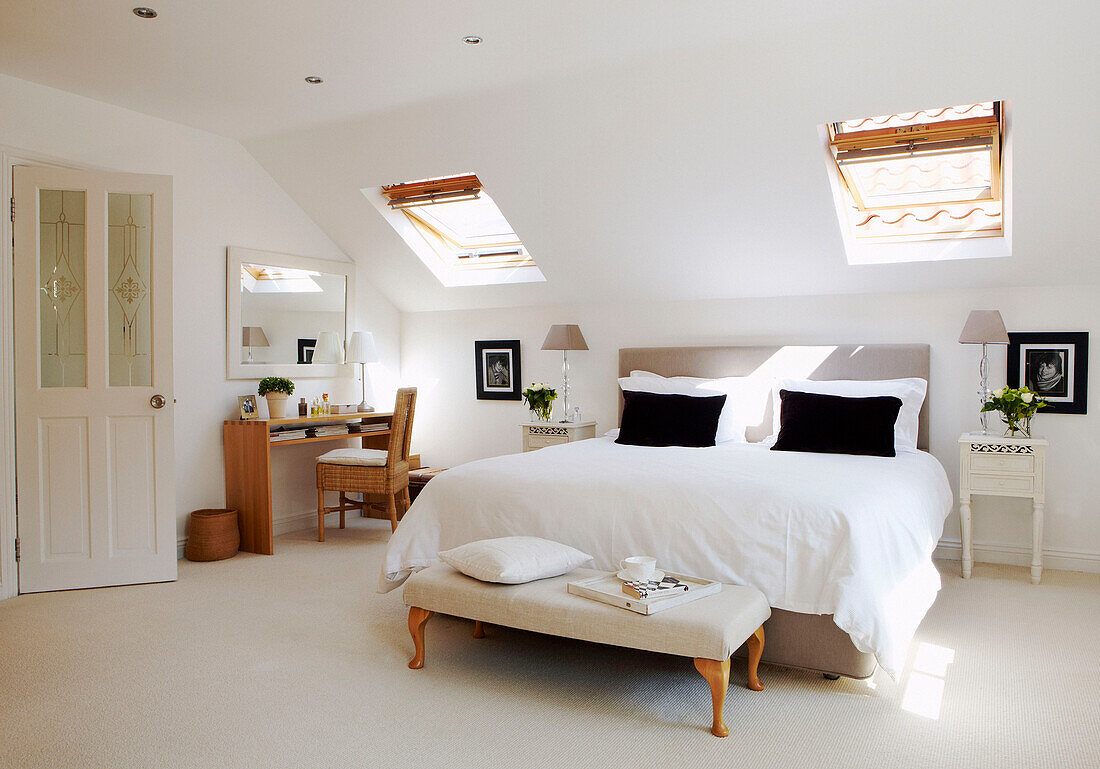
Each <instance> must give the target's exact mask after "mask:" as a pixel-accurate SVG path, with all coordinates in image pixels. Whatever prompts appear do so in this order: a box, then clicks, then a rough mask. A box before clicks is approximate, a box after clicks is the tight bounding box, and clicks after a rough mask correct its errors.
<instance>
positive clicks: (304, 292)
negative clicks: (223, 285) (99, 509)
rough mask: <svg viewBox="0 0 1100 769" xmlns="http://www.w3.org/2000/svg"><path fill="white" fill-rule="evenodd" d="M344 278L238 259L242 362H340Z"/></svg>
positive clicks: (343, 314)
mask: <svg viewBox="0 0 1100 769" xmlns="http://www.w3.org/2000/svg"><path fill="white" fill-rule="evenodd" d="M346 309H347V279H346V278H345V277H344V276H343V275H330V274H327V273H323V272H317V271H314V270H301V269H292V268H289V267H276V266H273V265H265V264H252V263H242V264H241V363H245V364H248V363H253V364H261V363H262V364H273V363H274V364H294V363H342V362H343V355H342V349H343V339H344V328H345V321H346Z"/></svg>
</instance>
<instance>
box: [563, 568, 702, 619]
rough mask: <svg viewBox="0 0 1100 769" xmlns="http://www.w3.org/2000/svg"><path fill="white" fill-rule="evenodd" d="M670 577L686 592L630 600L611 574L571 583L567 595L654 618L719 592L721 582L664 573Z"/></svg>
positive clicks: (619, 581) (620, 584)
mask: <svg viewBox="0 0 1100 769" xmlns="http://www.w3.org/2000/svg"><path fill="white" fill-rule="evenodd" d="M665 574H666V575H667V576H669V577H676V579H678V580H680V581H681V582H686V583H687V584H688V586H689V587H688V590H687V591H686V592H682V593H673V594H672V595H660V596H651V597H649V598H632V597H630V596H629V595H627V594H626V593H624V592H623V582H622V580H621V579H619V578H618V577H616V576H615V573H614V572H610V571H609V572H607V573H606V574H601V575H597V576H595V577H587V578H585V579H580V580H577V581H576V582H570V583H569V585H568V589H569V592H570V593H572V594H573V595H579V596H583V597H584V598H591V599H592V600H594V601H600V602H602V603H606V604H610V605H612V606H618V607H619V608H620V609H629V610H630V611H633V612H637V613H638V614H656V613H657V612H659V611H664V610H665V609H671V608H672V607H673V606H679V605H680V604H685V603H690V602H691V601H694V600H696V599H698V598H703V597H705V596H708V595H714V594H715V593H717V592H719V591H720V590H721V589H722V583H721V582H715V581H713V580H709V579H703V578H702V577H690V576H688V575H686V574H677V573H675V572H672V571H667V572H665Z"/></svg>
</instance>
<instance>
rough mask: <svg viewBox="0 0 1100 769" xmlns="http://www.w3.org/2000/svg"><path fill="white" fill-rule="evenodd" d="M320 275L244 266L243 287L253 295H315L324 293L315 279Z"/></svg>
mask: <svg viewBox="0 0 1100 769" xmlns="http://www.w3.org/2000/svg"><path fill="white" fill-rule="evenodd" d="M320 274H321V273H319V272H315V271H313V270H296V269H292V268H290V267H269V266H267V265H263V264H242V265H241V286H242V287H243V288H244V289H245V290H246V291H248V292H250V293H253V294H279V293H282V294H307V293H308V294H314V293H318V292H321V291H324V289H323V288H321V287H320V286H319V285H318V284H317V281H315V280H314V279H313V276H314V275H320Z"/></svg>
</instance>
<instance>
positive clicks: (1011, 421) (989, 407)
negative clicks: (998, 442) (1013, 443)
mask: <svg viewBox="0 0 1100 769" xmlns="http://www.w3.org/2000/svg"><path fill="white" fill-rule="evenodd" d="M1049 405H1050V404H1049V403H1047V402H1046V401H1045V400H1043V399H1042V398H1040V397H1039V396H1037V395H1036V394H1035V393H1033V392H1032V391H1031V390H1029V389H1028V388H1026V387H1019V388H1016V387H1002V388H1001V389H1000V390H997V392H995V393H993V395H992V396H991V397H990V398H989V400H987V401H986V402H985V403H984V404H983V405H982V411H983V412H984V411H999V412H1000V414H1001V421H1002V422H1004V423H1005V425H1006V427H1005V437H1006V438H1015V437H1016V436H1017V434H1020V435H1022V436H1023V437H1025V438H1030V437H1031V418H1032V417H1033V416H1035V414H1036V412H1038V411H1039V409H1043V408H1046V407H1047V406H1049Z"/></svg>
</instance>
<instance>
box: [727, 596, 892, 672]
mask: <svg viewBox="0 0 1100 769" xmlns="http://www.w3.org/2000/svg"><path fill="white" fill-rule="evenodd" d="M764 633H765V634H766V635H767V638H768V643H767V645H766V646H765V647H764V656H763V657H762V658H761V662H763V663H765V664H770V665H784V666H786V667H792V668H802V669H803V670H812V671H814V672H817V673H824V674H825V677H826V678H830V679H831V680H835V679H832V676H846V677H848V678H870V677H871V676H872V675H874V673H875V667H876V666H877V664H878V663H877V662H876V661H875V655H873V654H871V653H869V652H861V651H860V650H859V649H857V648H856V647H855V646H854V645H853V644H852V639H851V638H849V636H848V634H847V633H845V632H844V631H843V630H841V629H840V628H838V627H837V626H836V623H835V622H833V616H832V615H831V614H799V613H797V612H793V611H785V610H783V609H776V608H773V609H772V616H771V618H770V619H768V620H767V621H766V622H765V623H764ZM733 656H735V657H747V656H748V648H747V647H746V646H742V647H741V648H740V649H738V650H737V651H736V652H734V655H733Z"/></svg>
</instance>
